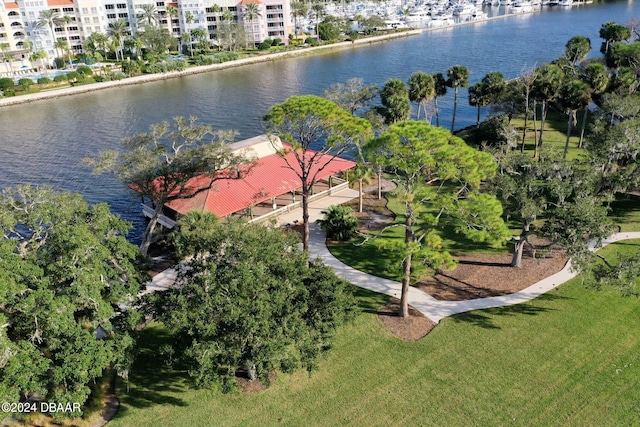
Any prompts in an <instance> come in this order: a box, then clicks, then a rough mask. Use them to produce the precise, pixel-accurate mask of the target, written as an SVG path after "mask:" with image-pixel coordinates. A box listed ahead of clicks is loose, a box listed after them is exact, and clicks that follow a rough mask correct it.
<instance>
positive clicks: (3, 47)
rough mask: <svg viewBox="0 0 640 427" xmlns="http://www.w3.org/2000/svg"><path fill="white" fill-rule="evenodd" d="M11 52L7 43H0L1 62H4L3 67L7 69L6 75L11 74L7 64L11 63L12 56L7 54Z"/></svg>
mask: <svg viewBox="0 0 640 427" xmlns="http://www.w3.org/2000/svg"><path fill="white" fill-rule="evenodd" d="M9 50H11V45H10V44H9V43H0V51H1V52H2V62H4V65H5V67H7V73H11V69H10V68H9V62H11V58H12V56H11V55H9V54H8V53H7V52H9Z"/></svg>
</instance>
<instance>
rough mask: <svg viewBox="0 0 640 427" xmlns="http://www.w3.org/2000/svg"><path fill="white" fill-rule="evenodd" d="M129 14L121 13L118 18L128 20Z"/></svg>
mask: <svg viewBox="0 0 640 427" xmlns="http://www.w3.org/2000/svg"><path fill="white" fill-rule="evenodd" d="M128 17H129V14H128V13H119V14H118V18H128Z"/></svg>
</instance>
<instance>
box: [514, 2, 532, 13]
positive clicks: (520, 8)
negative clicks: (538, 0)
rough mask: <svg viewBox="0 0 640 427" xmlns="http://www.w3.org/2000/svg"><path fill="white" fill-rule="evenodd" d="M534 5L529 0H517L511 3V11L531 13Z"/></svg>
mask: <svg viewBox="0 0 640 427" xmlns="http://www.w3.org/2000/svg"><path fill="white" fill-rule="evenodd" d="M533 10H534V9H533V6H532V5H531V3H530V2H528V1H516V2H515V3H513V4H512V5H511V13H516V14H518V13H531V12H533Z"/></svg>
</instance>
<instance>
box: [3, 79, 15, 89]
mask: <svg viewBox="0 0 640 427" xmlns="http://www.w3.org/2000/svg"><path fill="white" fill-rule="evenodd" d="M13 86H14V84H13V79H10V78H8V77H5V78H2V79H0V90H5V89H9V88H10V87H13Z"/></svg>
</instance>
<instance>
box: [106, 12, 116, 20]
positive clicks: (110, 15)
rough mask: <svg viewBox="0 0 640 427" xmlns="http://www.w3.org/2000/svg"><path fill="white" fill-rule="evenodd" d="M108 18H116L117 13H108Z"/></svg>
mask: <svg viewBox="0 0 640 427" xmlns="http://www.w3.org/2000/svg"><path fill="white" fill-rule="evenodd" d="M107 19H116V14H115V13H107Z"/></svg>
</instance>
